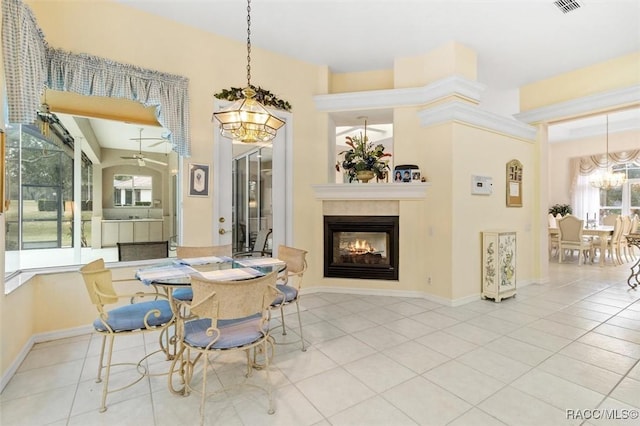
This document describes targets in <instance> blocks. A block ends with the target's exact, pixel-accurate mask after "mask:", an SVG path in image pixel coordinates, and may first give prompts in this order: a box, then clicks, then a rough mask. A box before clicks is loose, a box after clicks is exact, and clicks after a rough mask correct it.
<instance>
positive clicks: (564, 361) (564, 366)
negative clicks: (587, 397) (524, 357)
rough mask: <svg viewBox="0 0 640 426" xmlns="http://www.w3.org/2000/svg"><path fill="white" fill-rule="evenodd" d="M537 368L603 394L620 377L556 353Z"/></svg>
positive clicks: (610, 388)
mask: <svg viewBox="0 0 640 426" xmlns="http://www.w3.org/2000/svg"><path fill="white" fill-rule="evenodd" d="M538 368H539V369H540V370H542V371H546V372H547V373H550V374H553V375H556V376H558V377H562V378H563V379H565V380H568V381H570V382H573V383H576V384H578V385H581V386H584V387H586V388H588V389H591V390H593V391H596V392H598V393H601V394H603V395H607V394H608V393H609V392H610V391H611V390H612V389H613V388H614V386H615V385H616V383H618V381H619V380H620V378H621V377H622V376H621V375H620V374H616V373H614V372H612V371H609V370H605V369H604V368H601V367H598V366H595V365H591V364H588V363H586V362H583V361H580V360H577V359H573V358H569V357H566V356H564V355H557V354H556V355H554V356H552V357H551V358H549V359H547V360H546V361H545V362H543V363H542V364H540V365H539V366H538Z"/></svg>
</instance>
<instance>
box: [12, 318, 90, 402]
mask: <svg viewBox="0 0 640 426" xmlns="http://www.w3.org/2000/svg"><path fill="white" fill-rule="evenodd" d="M92 332H93V327H92V326H90V325H86V326H82V327H75V328H67V329H65V330H55V331H49V332H46V333H38V334H34V335H33V336H31V337H30V338H29V340H27V342H26V343H25V344H24V346H23V347H22V350H20V352H19V353H18V356H16V358H15V359H14V360H13V362H12V363H11V365H10V366H9V368H8V369H7V371H5V372H4V374H2V377H0V393H2V391H4V388H5V387H6V386H7V384H8V383H9V381H10V380H11V378H12V377H13V375H14V374H16V372H17V371H18V368H20V365H21V364H22V362H23V361H24V360H25V358H26V357H27V355H28V354H29V351H30V350H31V348H33V345H35V344H36V343H42V342H48V341H50V340H58V339H66V338H69V337H75V336H82V335H83V334H89V333H92Z"/></svg>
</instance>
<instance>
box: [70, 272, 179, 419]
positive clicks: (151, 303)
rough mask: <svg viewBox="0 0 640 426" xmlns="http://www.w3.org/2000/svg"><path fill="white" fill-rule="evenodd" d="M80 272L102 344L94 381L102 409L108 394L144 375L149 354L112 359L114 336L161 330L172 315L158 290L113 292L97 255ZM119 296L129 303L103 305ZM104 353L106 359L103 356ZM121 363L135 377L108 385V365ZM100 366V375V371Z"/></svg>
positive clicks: (168, 324) (123, 387)
mask: <svg viewBox="0 0 640 426" xmlns="http://www.w3.org/2000/svg"><path fill="white" fill-rule="evenodd" d="M80 274H81V275H82V278H83V280H84V283H85V286H86V288H87V292H88V293H89V298H90V299H91V303H93V304H94V305H95V306H96V308H97V310H98V318H96V320H95V321H94V322H93V328H94V329H95V332H96V333H98V334H101V335H102V348H101V350H100V359H99V361H98V377H97V379H96V383H100V382H102V383H103V385H102V398H101V401H100V412H104V411H106V409H107V405H106V403H107V395H108V394H110V393H113V392H117V391H120V390H123V389H126V388H128V387H130V386H133V385H134V384H136V383H138V382H139V381H140V380H142V379H143V378H144V377H145V376H146V375H148V371H147V368H146V367H145V366H144V365H143V362H144V360H145V359H146V358H148V357H149V356H151V355H153V354H149V355H147V356H145V357H144V358H142V359H141V360H138V361H136V362H131V363H112V362H111V359H112V355H113V343H114V340H115V338H116V336H127V335H131V334H135V333H144V332H150V331H156V332H157V331H159V330H160V331H162V330H165V329H166V328H167V327H170V326H171V325H172V324H173V323H174V322H173V319H174V317H173V313H172V311H171V307H170V306H169V302H168V300H167V299H166V298H163V297H162V295H160V294H158V293H142V292H141V293H136V294H117V293H116V291H115V288H114V287H113V279H112V275H111V271H110V270H109V269H106V268H105V265H104V260H103V259H97V260H94V261H93V262H91V263H88V264H86V265H85V266H83V267H82V268H80ZM145 298H150V300H147V301H142V300H144V299H145ZM121 299H128V300H130V301H131V303H130V304H128V305H124V306H120V307H117V308H114V309H111V310H106V309H105V306H106V305H111V304H114V303H117V302H118V301H120V300H121ZM134 302H137V303H134ZM164 335H165V333H160V339H161V340H162V338H163V336H164ZM160 345H161V347H162V346H163V345H162V342H160ZM154 353H155V352H154ZM105 355H106V358H107V359H106V361H105V359H104V358H105ZM123 365H129V366H133V367H135V369H136V370H137V372H138V373H139V376H138V377H137V378H136V380H134V381H133V382H130V383H128V384H126V385H124V386H121V387H119V388H116V389H109V378H110V375H111V367H114V366H123ZM103 370H104V376H103V374H102V372H103ZM163 374H166V373H163Z"/></svg>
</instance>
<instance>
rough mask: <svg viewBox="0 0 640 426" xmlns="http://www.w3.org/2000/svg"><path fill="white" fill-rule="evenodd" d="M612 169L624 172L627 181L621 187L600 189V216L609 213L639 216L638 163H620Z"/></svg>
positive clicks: (639, 177) (639, 183)
mask: <svg viewBox="0 0 640 426" xmlns="http://www.w3.org/2000/svg"><path fill="white" fill-rule="evenodd" d="M612 169H613V171H614V172H620V173H624V174H625V176H626V178H627V181H626V182H625V183H624V185H622V186H621V187H618V188H611V189H601V190H600V217H604V216H606V215H610V214H618V215H634V214H637V215H638V216H640V164H638V163H627V164H621V165H617V166H614V167H612Z"/></svg>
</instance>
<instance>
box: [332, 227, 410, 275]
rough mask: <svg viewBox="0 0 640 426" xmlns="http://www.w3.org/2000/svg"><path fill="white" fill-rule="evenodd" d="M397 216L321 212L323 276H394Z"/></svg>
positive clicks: (395, 270)
mask: <svg viewBox="0 0 640 426" xmlns="http://www.w3.org/2000/svg"><path fill="white" fill-rule="evenodd" d="M398 224H399V220H398V216H325V217H324V276H325V277H334V278H358V279H377V280H397V279H398Z"/></svg>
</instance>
